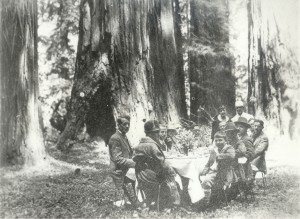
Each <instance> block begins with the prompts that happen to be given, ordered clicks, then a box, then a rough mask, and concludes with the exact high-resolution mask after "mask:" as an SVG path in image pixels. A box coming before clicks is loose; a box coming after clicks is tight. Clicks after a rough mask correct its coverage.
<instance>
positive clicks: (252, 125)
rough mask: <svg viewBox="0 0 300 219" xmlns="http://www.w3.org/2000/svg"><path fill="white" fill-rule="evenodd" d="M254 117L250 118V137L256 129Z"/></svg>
mask: <svg viewBox="0 0 300 219" xmlns="http://www.w3.org/2000/svg"><path fill="white" fill-rule="evenodd" d="M254 121H255V119H254V118H251V119H249V121H248V123H249V125H250V128H249V129H248V130H247V134H248V136H249V137H250V138H252V136H253V130H254Z"/></svg>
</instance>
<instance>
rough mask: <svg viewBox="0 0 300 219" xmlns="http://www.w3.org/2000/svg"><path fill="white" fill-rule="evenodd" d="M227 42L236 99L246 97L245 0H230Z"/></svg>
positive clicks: (246, 21) (245, 100) (246, 27)
mask: <svg viewBox="0 0 300 219" xmlns="http://www.w3.org/2000/svg"><path fill="white" fill-rule="evenodd" d="M228 4H229V43H230V49H231V50H232V56H233V58H234V62H233V63H234V65H233V67H232V74H233V75H234V77H235V78H236V82H235V84H236V89H235V93H236V99H241V100H243V102H245V103H246V102H247V98H248V26H247V23H248V15H247V1H244V0H230V1H228Z"/></svg>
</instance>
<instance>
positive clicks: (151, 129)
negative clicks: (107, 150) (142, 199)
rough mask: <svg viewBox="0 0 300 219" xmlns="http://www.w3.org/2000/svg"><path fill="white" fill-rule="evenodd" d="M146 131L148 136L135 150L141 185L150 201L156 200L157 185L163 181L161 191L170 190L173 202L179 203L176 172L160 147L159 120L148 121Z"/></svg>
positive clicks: (137, 172)
mask: <svg viewBox="0 0 300 219" xmlns="http://www.w3.org/2000/svg"><path fill="white" fill-rule="evenodd" d="M144 131H145V133H146V137H144V138H142V139H141V140H140V143H139V144H138V146H137V147H135V148H134V152H133V160H134V161H135V162H136V166H135V173H136V176H137V180H138V183H139V187H140V188H141V189H142V190H143V191H144V192H145V195H146V199H147V200H148V201H149V200H150V201H151V200H155V201H156V197H157V185H158V184H160V183H163V184H162V189H161V192H167V191H169V192H168V194H167V196H168V198H170V199H171V204H173V205H179V204H180V196H179V193H178V190H177V185H176V182H175V175H176V172H175V171H174V170H173V168H172V167H170V166H169V165H168V164H167V163H166V162H165V155H164V153H163V151H162V150H161V148H160V147H159V131H160V127H159V123H158V121H157V120H149V121H147V122H146V123H145V124H144ZM165 194H166V193H164V195H163V194H161V197H165V196H166V195H165Z"/></svg>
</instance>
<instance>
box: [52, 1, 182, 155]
mask: <svg viewBox="0 0 300 219" xmlns="http://www.w3.org/2000/svg"><path fill="white" fill-rule="evenodd" d="M173 5H175V7H174V6H173ZM176 5H178V2H177V1H175V0H174V1H160V0H141V1H129V0H126V1H119V0H106V1H88V0H82V2H81V6H80V13H81V14H80V26H79V43H78V53H77V61H76V71H75V76H74V79H75V81H74V85H73V89H72V95H71V101H70V108H69V111H68V114H67V125H66V128H65V130H64V132H63V133H62V135H61V137H60V139H59V141H58V144H57V146H58V148H61V149H66V147H67V145H68V142H67V141H68V139H74V138H75V137H76V135H77V134H78V133H79V131H80V129H81V127H82V126H83V125H84V124H86V127H87V132H88V133H89V134H90V135H92V136H96V135H99V136H101V137H103V138H104V139H105V140H106V141H107V140H108V139H109V137H110V135H111V134H112V133H113V132H114V131H115V118H116V117H117V116H118V115H120V114H123V113H126V114H129V115H130V116H131V118H132V120H131V129H130V133H129V136H130V137H131V139H132V140H133V142H137V140H138V139H139V138H140V137H141V136H142V135H144V133H143V121H144V120H146V119H149V118H154V117H155V118H158V119H159V120H160V121H161V122H178V121H179V117H181V116H186V106H185V96H184V74H183V60H182V52H181V44H182V42H181V35H180V27H179V25H178V24H176V23H175V17H174V14H176V13H177V12H176V10H177V9H178V7H176Z"/></svg>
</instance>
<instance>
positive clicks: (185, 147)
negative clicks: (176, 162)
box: [176, 129, 195, 156]
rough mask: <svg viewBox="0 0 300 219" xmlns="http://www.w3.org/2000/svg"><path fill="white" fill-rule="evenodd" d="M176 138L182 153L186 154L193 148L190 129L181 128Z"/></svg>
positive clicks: (192, 135) (192, 136)
mask: <svg viewBox="0 0 300 219" xmlns="http://www.w3.org/2000/svg"><path fill="white" fill-rule="evenodd" d="M176 138H177V139H178V142H179V144H180V147H181V149H182V151H183V153H184V154H185V155H187V156H188V153H189V150H190V149H192V148H193V141H194V138H195V136H194V134H193V133H192V132H191V131H190V130H187V129H182V130H181V132H180V133H179V134H178V135H177V136H176Z"/></svg>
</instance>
